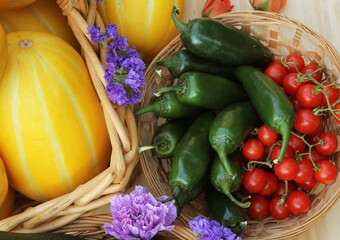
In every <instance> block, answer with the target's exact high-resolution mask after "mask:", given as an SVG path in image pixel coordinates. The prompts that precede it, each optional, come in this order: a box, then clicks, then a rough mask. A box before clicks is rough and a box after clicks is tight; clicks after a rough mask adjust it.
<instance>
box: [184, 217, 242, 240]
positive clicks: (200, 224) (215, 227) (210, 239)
mask: <svg viewBox="0 0 340 240" xmlns="http://www.w3.org/2000/svg"><path fill="white" fill-rule="evenodd" d="M189 227H190V228H191V229H192V230H193V231H194V234H195V236H196V237H199V239H201V240H242V238H241V237H239V236H237V235H236V234H235V233H233V232H232V231H231V230H230V229H229V228H227V227H224V226H221V225H220V224H219V223H218V222H217V221H214V220H210V218H203V217H202V216H197V217H196V218H195V219H194V220H192V221H190V222H189Z"/></svg>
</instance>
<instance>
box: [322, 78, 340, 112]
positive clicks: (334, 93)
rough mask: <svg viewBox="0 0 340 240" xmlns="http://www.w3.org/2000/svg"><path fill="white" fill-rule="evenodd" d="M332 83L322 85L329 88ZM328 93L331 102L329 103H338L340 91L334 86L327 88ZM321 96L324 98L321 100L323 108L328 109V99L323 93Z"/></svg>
mask: <svg viewBox="0 0 340 240" xmlns="http://www.w3.org/2000/svg"><path fill="white" fill-rule="evenodd" d="M330 84H331V83H330V82H323V83H322V85H324V86H328V85H330ZM326 92H327V95H328V100H329V103H330V104H331V105H333V104H334V103H335V102H336V101H338V99H339V95H340V94H339V89H337V88H334V87H333V86H332V85H330V86H328V87H327V88H326ZM321 96H322V99H321V106H323V107H327V106H328V104H327V100H326V97H325V95H324V94H323V93H321Z"/></svg>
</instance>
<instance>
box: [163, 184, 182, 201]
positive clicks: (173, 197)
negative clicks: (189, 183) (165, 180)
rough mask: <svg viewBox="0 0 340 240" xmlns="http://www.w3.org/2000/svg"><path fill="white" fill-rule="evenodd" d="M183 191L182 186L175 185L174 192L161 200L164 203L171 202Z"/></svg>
mask: <svg viewBox="0 0 340 240" xmlns="http://www.w3.org/2000/svg"><path fill="white" fill-rule="evenodd" d="M181 193H182V188H180V187H179V186H175V187H174V189H173V191H172V194H171V195H170V196H169V197H168V198H167V199H164V200H161V201H160V202H162V203H166V202H170V201H172V200H174V199H176V198H177V197H178V195H179V194H181Z"/></svg>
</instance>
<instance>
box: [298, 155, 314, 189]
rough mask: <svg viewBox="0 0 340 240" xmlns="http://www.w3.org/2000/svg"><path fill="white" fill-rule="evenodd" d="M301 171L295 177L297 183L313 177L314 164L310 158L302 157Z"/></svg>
mask: <svg viewBox="0 0 340 240" xmlns="http://www.w3.org/2000/svg"><path fill="white" fill-rule="evenodd" d="M298 165H299V172H298V174H297V175H296V177H295V178H294V179H293V180H294V181H295V182H296V183H303V182H306V181H309V180H310V179H312V177H313V173H314V172H313V169H314V167H313V164H312V162H311V161H310V160H308V159H302V161H301V162H299V163H298Z"/></svg>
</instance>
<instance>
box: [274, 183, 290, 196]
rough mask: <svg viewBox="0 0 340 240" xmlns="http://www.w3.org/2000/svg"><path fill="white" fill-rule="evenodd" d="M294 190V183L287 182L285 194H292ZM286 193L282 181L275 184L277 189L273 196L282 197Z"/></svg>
mask: <svg viewBox="0 0 340 240" xmlns="http://www.w3.org/2000/svg"><path fill="white" fill-rule="evenodd" d="M295 190H296V185H295V183H294V182H292V181H289V182H288V192H287V194H289V193H291V192H294V191H295ZM285 193H286V184H285V182H284V181H282V180H279V182H278V184H277V188H276V191H275V192H274V193H273V196H274V197H276V196H282V195H283V194H285Z"/></svg>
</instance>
